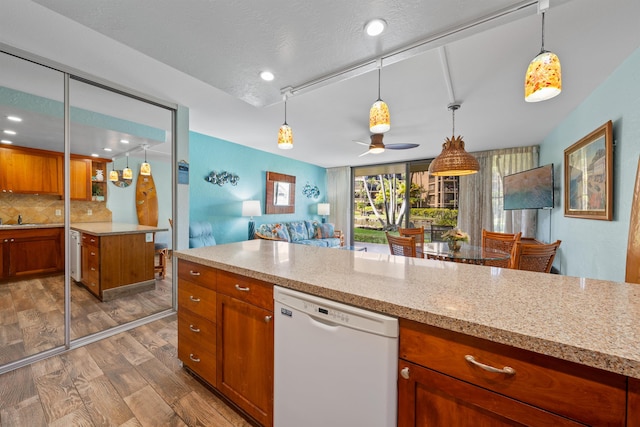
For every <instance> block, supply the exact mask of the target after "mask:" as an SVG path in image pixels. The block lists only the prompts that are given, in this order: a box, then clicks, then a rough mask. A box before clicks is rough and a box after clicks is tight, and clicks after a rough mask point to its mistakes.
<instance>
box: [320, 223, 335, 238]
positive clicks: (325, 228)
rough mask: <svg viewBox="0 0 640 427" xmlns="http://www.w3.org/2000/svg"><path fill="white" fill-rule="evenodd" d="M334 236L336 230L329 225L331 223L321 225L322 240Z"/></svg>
mask: <svg viewBox="0 0 640 427" xmlns="http://www.w3.org/2000/svg"><path fill="white" fill-rule="evenodd" d="M334 234H335V229H334V226H333V224H329V223H325V224H320V238H322V239H328V238H331V237H333V235H334Z"/></svg>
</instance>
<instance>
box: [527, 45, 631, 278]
mask: <svg viewBox="0 0 640 427" xmlns="http://www.w3.org/2000/svg"><path fill="white" fill-rule="evenodd" d="M565 79H567V77H565ZM570 85H571V82H570V81H568V80H567V81H565V82H564V86H565V89H566V90H570V87H571V86H570ZM559 96H562V94H560V95H559ZM608 120H611V121H612V122H613V139H614V148H613V149H614V156H613V176H614V179H613V221H598V220H589V219H581V218H566V217H565V216H564V165H563V161H564V150H565V149H566V148H568V147H569V146H571V145H572V144H574V143H575V142H577V141H578V140H580V139H581V138H583V137H584V136H586V135H587V134H589V133H590V132H592V131H593V130H595V129H596V128H598V127H599V126H601V125H603V124H604V123H606V122H607V121H608ZM639 154H640V49H637V50H636V51H635V52H634V53H633V54H632V55H630V56H629V58H627V59H626V60H625V62H623V63H622V64H621V65H620V67H618V69H616V71H615V72H614V73H612V74H611V76H609V78H608V79H607V80H606V81H605V82H604V83H603V84H602V85H600V86H599V87H598V88H597V89H596V90H595V91H594V92H593V93H591V95H589V97H588V98H587V99H586V100H585V101H584V102H583V103H582V104H581V105H580V106H579V107H578V108H576V109H575V110H574V111H573V112H572V113H571V114H570V115H569V116H568V117H567V118H566V119H565V120H564V121H563V122H562V123H561V124H560V125H559V126H558V127H557V128H556V129H555V130H554V131H553V132H552V133H551V134H549V136H547V138H545V140H544V142H543V143H542V144H541V146H540V164H547V163H554V164H555V166H556V167H555V172H556V174H555V175H556V183H555V187H556V206H555V208H554V209H553V211H552V213H551V216H550V217H549V216H548V215H547V213H546V212H542V213H540V214H539V224H538V237H539V238H542V239H543V240H549V230H551V231H550V233H551V240H556V239H560V240H562V244H561V246H560V253H559V255H558V257H557V262H555V263H554V265H556V266H557V267H559V268H560V270H561V272H562V274H566V275H570V276H580V277H592V278H598V279H606V280H613V281H624V277H625V266H626V250H627V240H628V234H629V218H630V214H631V202H632V196H633V186H634V183H635V177H636V171H637V168H638V156H639Z"/></svg>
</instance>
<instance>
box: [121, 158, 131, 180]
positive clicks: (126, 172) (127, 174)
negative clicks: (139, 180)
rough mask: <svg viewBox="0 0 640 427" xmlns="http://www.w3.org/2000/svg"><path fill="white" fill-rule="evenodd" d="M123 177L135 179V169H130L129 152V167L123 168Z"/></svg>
mask: <svg viewBox="0 0 640 427" xmlns="http://www.w3.org/2000/svg"><path fill="white" fill-rule="evenodd" d="M122 179H133V171H132V170H131V169H129V153H127V167H126V168H124V169H123V170H122Z"/></svg>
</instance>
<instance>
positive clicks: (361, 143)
mask: <svg viewBox="0 0 640 427" xmlns="http://www.w3.org/2000/svg"><path fill="white" fill-rule="evenodd" d="M353 142H355V143H356V144H360V145H366V146H367V147H368V146H369V143H368V142H362V141H357V140H355V139H354V140H353Z"/></svg>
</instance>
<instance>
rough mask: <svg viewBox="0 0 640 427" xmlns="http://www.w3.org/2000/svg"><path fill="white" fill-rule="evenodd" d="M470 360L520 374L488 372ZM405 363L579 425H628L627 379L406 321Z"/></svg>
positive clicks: (403, 322) (402, 331) (403, 325)
mask: <svg viewBox="0 0 640 427" xmlns="http://www.w3.org/2000/svg"><path fill="white" fill-rule="evenodd" d="M467 355H469V356H473V358H474V359H475V360H476V361H477V362H479V363H483V364H486V365H490V366H492V367H496V368H499V369H502V368H504V367H507V366H508V367H511V368H513V370H515V373H514V374H506V373H492V372H488V371H486V370H484V369H482V368H481V367H479V366H477V365H474V364H473V363H472V362H470V361H468V360H467V359H466V358H465V357H466V356H467ZM400 357H401V358H402V359H405V360H408V361H411V362H414V363H416V364H418V365H422V366H425V367H427V368H431V369H434V370H436V371H439V372H442V373H444V374H447V375H450V376H452V377H455V378H458V379H461V380H464V381H467V382H469V383H472V384H475V385H478V386H481V387H484V388H486V389H489V390H492V391H495V392H497V393H501V394H503V395H505V396H509V397H512V398H515V399H517V400H520V401H522V402H526V403H529V404H532V405H535V406H538V407H540V408H543V409H546V410H549V411H551V412H554V413H557V414H561V415H563V416H566V417H568V418H571V419H574V420H577V421H580V422H584V423H588V424H594V425H624V422H625V404H626V396H625V394H626V378H625V377H623V376H621V375H617V374H613V373H610V372H605V371H601V370H599V369H594V368H590V367H587V366H583V365H578V364H576V363H571V362H567V361H563V360H560V359H556V358H553V357H549V356H544V355H541V354H538V353H533V352H530V351H526V350H521V349H517V348H513V347H510V346H506V345H503V344H498V343H493V342H490V341H487V340H483V339H479V338H474V337H471V336H468V335H464V334H459V333H456V332H451V331H446V330H443V329H440V328H435V327H432V326H428V325H424V324H420V323H416V322H412V321H408V320H403V319H401V320H400Z"/></svg>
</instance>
